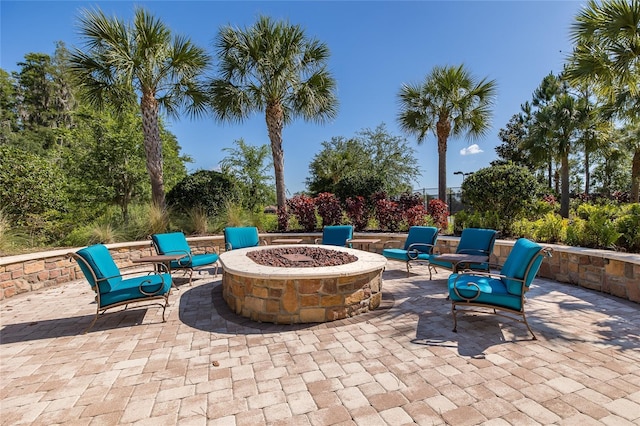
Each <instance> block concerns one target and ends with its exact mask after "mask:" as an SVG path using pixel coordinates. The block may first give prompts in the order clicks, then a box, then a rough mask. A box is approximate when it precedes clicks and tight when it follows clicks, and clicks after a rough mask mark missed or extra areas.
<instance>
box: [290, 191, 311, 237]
mask: <svg viewBox="0 0 640 426" xmlns="http://www.w3.org/2000/svg"><path fill="white" fill-rule="evenodd" d="M287 204H289V209H291V214H293V215H294V216H295V217H296V218H297V219H298V223H299V224H300V226H302V228H303V229H304V230H305V231H306V232H312V231H314V230H315V229H316V206H315V203H314V202H313V198H311V197H308V196H306V195H304V194H302V195H296V196H295V197H292V198H290V199H289V200H288V201H287Z"/></svg>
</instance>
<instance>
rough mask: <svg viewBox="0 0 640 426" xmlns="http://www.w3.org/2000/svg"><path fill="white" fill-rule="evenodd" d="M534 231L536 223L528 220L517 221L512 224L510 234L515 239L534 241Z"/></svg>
mask: <svg viewBox="0 0 640 426" xmlns="http://www.w3.org/2000/svg"><path fill="white" fill-rule="evenodd" d="M536 229H537V226H536V222H534V221H531V220H529V219H518V220H516V221H515V222H513V225H512V227H511V234H512V236H514V237H515V238H528V239H530V240H535V238H536Z"/></svg>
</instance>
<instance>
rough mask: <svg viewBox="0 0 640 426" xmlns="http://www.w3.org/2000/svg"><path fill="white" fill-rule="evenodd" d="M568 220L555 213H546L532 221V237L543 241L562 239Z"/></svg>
mask: <svg viewBox="0 0 640 426" xmlns="http://www.w3.org/2000/svg"><path fill="white" fill-rule="evenodd" d="M567 225H568V221H566V220H564V219H563V218H562V216H560V215H559V214H555V213H551V212H550V213H547V214H546V215H545V216H544V217H543V218H542V219H539V220H537V221H535V222H534V223H533V228H534V238H535V239H536V240H538V241H540V242H543V243H557V242H559V241H564V240H565V239H566V236H567Z"/></svg>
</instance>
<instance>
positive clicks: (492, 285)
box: [449, 274, 522, 311]
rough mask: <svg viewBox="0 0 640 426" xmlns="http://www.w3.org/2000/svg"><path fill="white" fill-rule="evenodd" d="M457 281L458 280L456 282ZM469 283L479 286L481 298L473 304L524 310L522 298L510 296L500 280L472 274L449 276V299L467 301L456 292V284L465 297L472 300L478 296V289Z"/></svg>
mask: <svg viewBox="0 0 640 426" xmlns="http://www.w3.org/2000/svg"><path fill="white" fill-rule="evenodd" d="M458 276H460V278H458ZM456 279H458V280H457V281H456ZM468 283H473V284H476V285H478V287H479V291H480V296H478V298H477V299H475V300H473V301H472V302H471V303H475V304H485V305H489V306H498V307H503V308H508V309H514V310H516V311H520V310H521V308H522V297H521V296H516V295H513V294H510V293H509V292H508V291H507V287H506V286H505V284H504V283H503V282H502V281H501V280H500V279H496V278H490V277H480V276H477V275H475V276H474V275H471V274H469V275H466V274H462V275H459V274H451V275H450V276H449V297H450V298H451V300H452V301H454V302H465V299H463V298H461V297H459V296H458V295H457V294H456V292H455V291H454V284H455V288H456V289H457V290H458V293H460V295H461V296H463V297H468V298H470V299H471V298H473V297H475V296H476V295H477V294H478V287H476V286H474V285H468Z"/></svg>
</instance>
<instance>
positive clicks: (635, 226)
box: [616, 203, 640, 253]
mask: <svg viewBox="0 0 640 426" xmlns="http://www.w3.org/2000/svg"><path fill="white" fill-rule="evenodd" d="M616 229H617V231H618V232H620V239H619V240H618V242H619V244H620V246H622V247H623V248H624V249H625V250H627V251H630V252H634V253H640V204H638V203H636V204H631V205H628V206H625V207H624V208H623V209H622V211H621V215H620V217H619V218H618V219H617V221H616Z"/></svg>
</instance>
